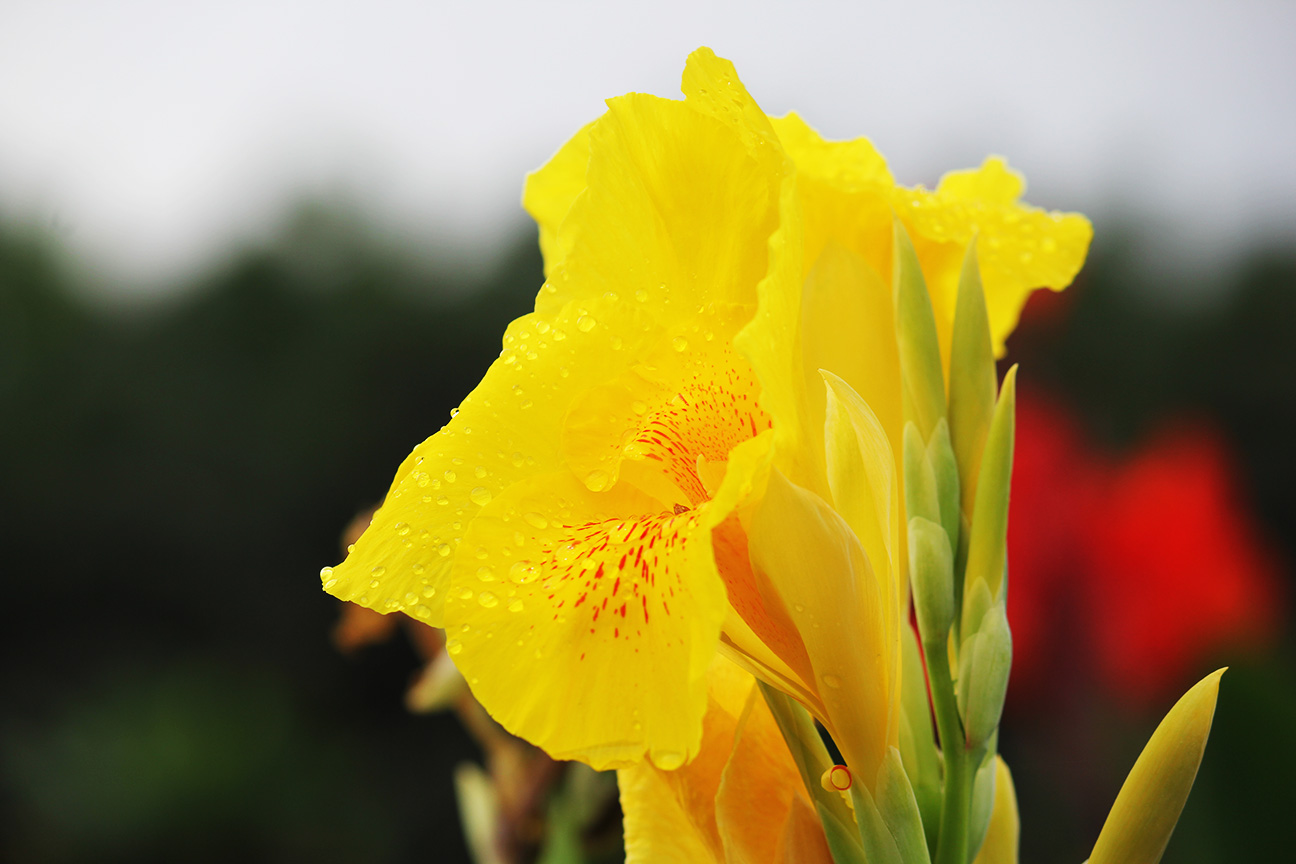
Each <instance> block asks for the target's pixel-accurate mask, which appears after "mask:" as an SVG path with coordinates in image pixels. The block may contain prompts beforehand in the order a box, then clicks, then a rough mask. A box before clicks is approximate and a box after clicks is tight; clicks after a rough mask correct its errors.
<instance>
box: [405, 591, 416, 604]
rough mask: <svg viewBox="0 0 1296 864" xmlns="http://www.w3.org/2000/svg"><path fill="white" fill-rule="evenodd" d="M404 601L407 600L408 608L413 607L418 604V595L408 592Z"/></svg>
mask: <svg viewBox="0 0 1296 864" xmlns="http://www.w3.org/2000/svg"><path fill="white" fill-rule="evenodd" d="M404 599H405V605H406V606H413V605H414V604H415V603H417V602H418V599H419V598H418V595H417V594H415V593H414V592H413V591H406V592H405V598H404Z"/></svg>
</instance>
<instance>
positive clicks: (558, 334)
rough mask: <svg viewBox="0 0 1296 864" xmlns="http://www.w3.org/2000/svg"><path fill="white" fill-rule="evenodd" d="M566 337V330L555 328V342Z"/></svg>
mask: <svg viewBox="0 0 1296 864" xmlns="http://www.w3.org/2000/svg"><path fill="white" fill-rule="evenodd" d="M566 338H567V331H566V330H555V331H553V340H554V341H555V342H561V341H563V340H564V339H566Z"/></svg>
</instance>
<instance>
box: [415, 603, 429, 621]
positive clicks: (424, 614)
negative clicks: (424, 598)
mask: <svg viewBox="0 0 1296 864" xmlns="http://www.w3.org/2000/svg"><path fill="white" fill-rule="evenodd" d="M414 614H415V615H417V616H418V617H420V618H431V617H432V610H431V609H429V608H428V607H426V606H424V605H423V604H422V603H420V604H419V605H417V606H415V607H414Z"/></svg>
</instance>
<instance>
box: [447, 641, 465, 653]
mask: <svg viewBox="0 0 1296 864" xmlns="http://www.w3.org/2000/svg"><path fill="white" fill-rule="evenodd" d="M461 651H463V643H462V642H460V641H459V640H458V639H447V640H446V653H447V654H449V655H450V656H451V657H455V656H457V655H458V654H459V653H460V652H461Z"/></svg>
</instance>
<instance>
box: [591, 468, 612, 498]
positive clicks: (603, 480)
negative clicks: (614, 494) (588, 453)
mask: <svg viewBox="0 0 1296 864" xmlns="http://www.w3.org/2000/svg"><path fill="white" fill-rule="evenodd" d="M611 479H612V478H611V477H609V476H608V473H607V472H606V471H602V470H599V469H597V468H596V469H594V470H593V471H591V472H590V473H588V474H586V475H585V486H586V487H587V488H588V489H589V490H590V491H591V492H602V491H603V490H604V489H606V488H607V485H608V481H609V480H611Z"/></svg>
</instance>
